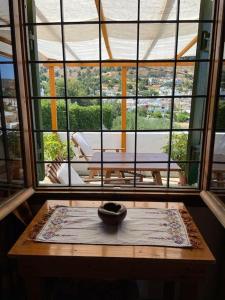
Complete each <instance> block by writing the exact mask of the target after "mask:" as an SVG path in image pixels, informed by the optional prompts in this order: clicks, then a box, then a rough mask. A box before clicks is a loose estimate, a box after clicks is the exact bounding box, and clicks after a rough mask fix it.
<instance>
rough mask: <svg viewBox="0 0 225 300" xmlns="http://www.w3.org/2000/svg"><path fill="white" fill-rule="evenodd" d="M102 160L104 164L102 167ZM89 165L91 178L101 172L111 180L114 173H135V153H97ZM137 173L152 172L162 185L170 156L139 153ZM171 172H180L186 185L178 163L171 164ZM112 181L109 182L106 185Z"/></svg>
mask: <svg viewBox="0 0 225 300" xmlns="http://www.w3.org/2000/svg"><path fill="white" fill-rule="evenodd" d="M101 158H103V164H102V166H101V163H99V162H100V161H101ZM90 162H91V163H90V164H89V167H88V169H89V171H90V177H92V176H93V175H92V174H95V173H96V172H99V171H101V168H102V169H103V171H104V172H105V178H111V175H112V173H114V172H121V173H124V172H134V168H135V166H134V153H128V152H103V153H102V154H101V152H95V153H94V154H93V156H92V158H91V161H90ZM136 171H137V172H143V171H150V172H151V173H152V176H153V179H154V183H155V184H157V185H162V177H161V173H160V172H163V171H168V155H167V154H166V153H137V155H136ZM170 171H175V172H178V175H179V180H180V183H181V184H184V183H185V178H184V174H183V172H182V170H181V168H180V167H179V166H178V164H177V163H175V162H173V161H171V162H170ZM109 182H110V181H109V180H107V181H106V183H109Z"/></svg>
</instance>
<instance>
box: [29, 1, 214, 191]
mask: <svg viewBox="0 0 225 300" xmlns="http://www.w3.org/2000/svg"><path fill="white" fill-rule="evenodd" d="M100 2H101V1H100ZM100 5H101V3H100ZM98 10H99V11H98V15H99V20H98V21H94V22H92V21H91V22H89V21H88V22H65V21H64V16H63V1H62V0H60V16H61V22H49V23H35V22H27V23H26V26H27V27H28V28H29V27H32V26H44V25H60V26H61V36H62V60H57V61H56V62H57V63H60V64H62V66H63V78H64V87H65V89H64V96H62V97H61V96H60V97H59V96H56V97H49V96H42V97H40V96H35V95H33V96H32V97H31V99H32V102H34V100H42V99H49V100H51V99H56V100H58V99H63V100H64V101H65V107H66V129H65V130H60V129H59V130H46V129H35V123H34V122H33V133H38V132H39V133H42V132H43V133H44V132H66V133H67V155H68V159H67V160H64V162H65V163H68V176H69V184H68V185H66V186H71V173H70V168H71V159H70V149H69V145H70V133H72V132H74V130H73V131H71V128H70V123H69V122H70V116H69V109H68V101H70V100H71V99H99V100H100V102H99V105H100V131H99V130H79V129H78V128H76V132H79V131H80V132H100V135H101V187H103V186H104V178H103V177H104V176H103V164H104V163H106V161H105V160H104V161H103V151H102V149H103V139H104V137H103V133H104V132H132V133H134V136H135V142H134V147H135V150H134V161H132V163H134V184H133V186H134V187H136V186H137V184H136V164H137V134H138V133H139V132H168V133H169V153H168V161H167V163H168V170H167V172H168V174H167V183H166V187H167V188H169V187H170V164H171V162H182V163H196V164H199V165H201V151H200V157H199V158H200V159H199V160H184V161H183V160H182V161H176V160H172V159H171V153H172V138H173V133H174V132H185V133H187V134H189V133H190V132H195V131H196V132H199V133H200V134H201V135H202V134H203V132H204V126H203V125H202V127H200V128H187V129H176V128H174V127H173V122H174V121H173V114H174V100H175V99H176V98H190V99H192V98H195V99H198V98H199V99H200V98H206V97H207V93H205V94H204V95H176V92H175V88H176V70H177V62H180V61H181V60H180V59H176V57H177V54H178V39H179V24H183V23H197V24H201V23H203V24H206V23H210V24H212V25H213V24H214V20H194V21H193V20H179V12H180V0H178V3H177V17H176V20H160V21H158V20H151V21H150V20H140V0H139V1H138V16H137V20H135V21H103V20H101V17H100V15H101V14H100V7H99V8H98ZM154 23H160V24H162V23H172V24H176V36H175V49H174V52H175V53H174V58H173V59H161V60H160V59H158V60H139V31H140V29H139V27H140V24H154ZM76 24H98V25H99V60H88V61H86V60H85V61H79V63H82V62H84V63H86V62H88V63H97V64H98V68H99V87H100V90H99V96H97V95H96V96H88V97H86V96H85V97H75V96H73V97H71V96H68V93H67V64H69V63H74V62H76V61H71V60H67V59H66V53H65V37H64V25H65V26H66V25H76ZM102 24H135V25H137V58H136V60H124V61H123V60H118V62H120V63H123V62H124V63H127V62H131V63H135V64H136V92H135V96H126V97H124V96H104V97H103V95H102V65H103V64H104V63H105V60H103V59H102V55H101V50H102V47H101V40H102V30H101V29H102ZM182 61H183V62H187V61H188V62H197V63H198V62H202V63H203V62H205V63H209V62H210V58H208V59H182ZM113 62H117V60H113ZM144 62H151V63H152V62H170V63H172V64H173V67H172V68H173V82H172V93H171V95H166V96H163V95H159V96H157V98H162V99H165V98H168V99H170V100H171V113H170V126H169V128H168V129H156V130H154V129H151V130H148V129H143V130H140V129H138V127H137V120H138V99H145V98H146V97H142V96H140V95H139V90H138V87H139V76H138V71H139V65H140V64H141V63H144ZM29 63H30V65H32V64H43V63H48V64H51V62H49V61H44V60H30V61H29ZM54 63H55V62H54ZM147 98H149V99H151V98H156V97H154V96H151V95H150V96H148V97H147ZM103 99H115V100H116V99H135V129H134V130H128V129H126V130H122V129H121V130H105V129H104V128H103ZM202 124H204V122H202ZM45 162H55V161H45V160H43V161H42V160H38V159H37V160H36V163H38V164H40V163H45ZM159 162H160V161H159ZM72 163H73V164H76V163H81V162H80V161H79V162H74V161H72ZM85 163H86V162H85ZM85 163H84V164H85ZM91 163H92V162H88V164H91ZM93 163H94V162H93ZM110 163H112V164H113V163H115V162H112V161H110ZM116 163H117V162H116ZM144 163H148V164H150V162H149V161H145V162H144ZM198 180H199V179H198ZM37 185H38V178H37ZM60 186H61V185H60Z"/></svg>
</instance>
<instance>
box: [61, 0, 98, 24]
mask: <svg viewBox="0 0 225 300" xmlns="http://www.w3.org/2000/svg"><path fill="white" fill-rule="evenodd" d="M63 8H64V11H63V14H64V21H65V22H82V21H98V12H97V9H96V5H95V1H92V0H86V1H84V0H64V1H63Z"/></svg>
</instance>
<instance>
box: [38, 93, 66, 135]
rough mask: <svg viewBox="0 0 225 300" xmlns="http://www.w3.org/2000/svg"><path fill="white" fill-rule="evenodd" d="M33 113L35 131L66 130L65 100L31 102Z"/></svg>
mask: <svg viewBox="0 0 225 300" xmlns="http://www.w3.org/2000/svg"><path fill="white" fill-rule="evenodd" d="M37 112H38V113H37ZM33 113H34V115H35V116H36V118H34V120H35V124H34V127H35V129H40V130H52V129H56V128H57V129H58V130H66V128H67V121H66V102H65V100H61V99H60V100H55V99H36V100H33ZM38 116H39V118H38Z"/></svg>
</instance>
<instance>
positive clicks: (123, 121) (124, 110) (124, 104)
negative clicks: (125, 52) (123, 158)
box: [121, 67, 127, 152]
mask: <svg viewBox="0 0 225 300" xmlns="http://www.w3.org/2000/svg"><path fill="white" fill-rule="evenodd" d="M121 82H122V96H123V97H126V96H127V68H126V67H122V72H121ZM121 129H122V130H126V129H127V99H124V98H123V99H122V100H121ZM126 147H127V137H126V132H122V133H121V148H123V150H122V152H126Z"/></svg>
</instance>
